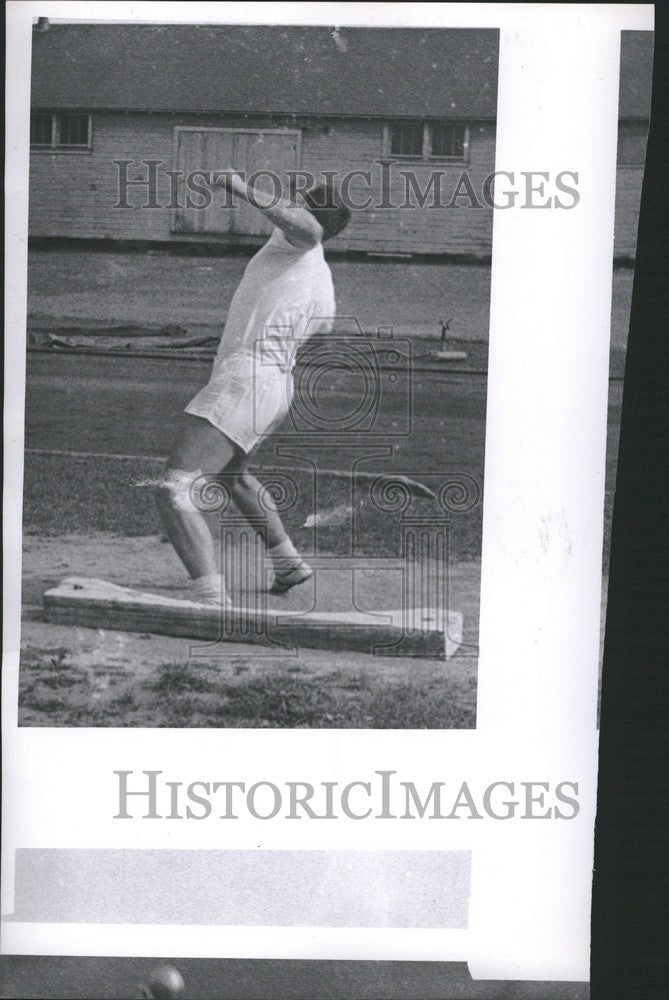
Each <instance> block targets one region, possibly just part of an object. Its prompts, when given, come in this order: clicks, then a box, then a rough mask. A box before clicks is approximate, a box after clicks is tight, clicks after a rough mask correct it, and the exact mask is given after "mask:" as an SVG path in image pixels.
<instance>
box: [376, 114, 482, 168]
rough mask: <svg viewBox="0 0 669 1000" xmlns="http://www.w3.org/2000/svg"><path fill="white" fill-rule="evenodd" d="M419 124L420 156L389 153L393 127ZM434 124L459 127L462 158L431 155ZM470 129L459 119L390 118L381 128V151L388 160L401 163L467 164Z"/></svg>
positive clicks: (466, 123)
mask: <svg viewBox="0 0 669 1000" xmlns="http://www.w3.org/2000/svg"><path fill="white" fill-rule="evenodd" d="M408 122H411V123H419V124H420V125H422V126H423V146H422V150H421V152H420V154H418V153H393V152H391V146H392V136H391V133H392V128H393V125H402V124H405V123H408ZM435 124H440V125H441V124H443V125H461V126H462V129H463V139H462V156H442V155H440V154H435V155H433V153H432V135H433V133H432V129H433V126H434V125H435ZM470 134H471V128H470V123H469V122H468V121H460V119H457V120H454V119H452V118H438V119H436V118H433V119H427V118H392V119H389V120H388V121H386V122H385V124H384V126H383V151H384V156H385V157H386V158H388V159H397V160H400V161H402V162H413V163H465V164H466V163H469V142H470Z"/></svg>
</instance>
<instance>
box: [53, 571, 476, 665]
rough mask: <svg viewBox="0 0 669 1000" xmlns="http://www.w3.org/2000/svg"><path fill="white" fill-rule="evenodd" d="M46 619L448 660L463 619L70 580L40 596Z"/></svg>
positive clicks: (222, 639)
mask: <svg viewBox="0 0 669 1000" xmlns="http://www.w3.org/2000/svg"><path fill="white" fill-rule="evenodd" d="M43 600H44V609H45V615H46V619H47V621H49V622H52V623H53V624H60V625H79V626H84V627H86V628H97V629H99V628H104V629H112V630H115V631H123V632H153V633H156V634H158V635H173V636H182V637H186V638H192V639H210V640H214V641H220V642H243V643H260V644H263V645H278V646H281V647H286V646H298V647H306V648H313V649H338V650H356V651H359V652H365V653H377V654H381V653H384V654H387V655H402V656H430V657H438V658H440V659H443V658H449V657H451V656H452V655H453V654H454V653H455V651H456V650H457V648H458V646H459V644H460V642H461V641H462V615H461V614H460V613H459V612H457V611H449V612H446V614H445V617H444V618H443V619H442V620H444V621H445V622H446V627H445V629H444V628H439V627H438V626H437V625H436V624H435V622H434V616H433V615H431V614H428V613H425V614H422V613H421V612H420V610H416V609H411V610H410V611H409V613H408V614H406V613H405V612H404V611H403V610H402V609H390V610H386V609H383V610H379V611H378V612H374V613H364V612H357V611H343V612H322V611H318V612H296V613H288V612H285V611H277V610H275V609H266V608H249V607H235V608H232V609H221V608H218V607H216V606H211V605H206V604H197V603H195V602H193V601H187V600H178V599H175V598H172V597H165V596H163V595H160V594H148V593H142V592H141V591H137V590H131V589H130V588H127V587H119V586H118V585H116V584H113V583H108V582H107V581H105V580H95V579H89V578H86V577H68V578H67V579H65V580H63V581H62V582H61V583H60V584H59V585H58V586H57V587H54V588H53V589H51V590H47V591H46V593H45V594H44V598H43Z"/></svg>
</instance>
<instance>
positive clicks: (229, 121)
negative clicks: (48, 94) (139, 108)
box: [30, 113, 494, 255]
mask: <svg viewBox="0 0 669 1000" xmlns="http://www.w3.org/2000/svg"><path fill="white" fill-rule="evenodd" d="M176 125H190V126H201V127H229V128H241V127H247V128H249V127H257V128H280V127H286V128H293V129H294V128H296V127H297V128H301V129H302V153H301V166H302V169H304V170H309V171H311V172H312V173H314V174H316V175H317V174H318V173H319V171H321V170H334V171H338V172H341V173H342V174H345V173H346V172H348V171H353V170H368V171H371V172H372V189H370V186H369V185H368V184H367V183H366V181H365V180H364V179H361V178H356V179H354V180H353V181H352V182H351V185H350V195H351V198H352V199H353V200H354V201H355V202H356V203H360V204H362V203H363V202H364V201H365V200H366V199H367V198H368V197H370V196H371V197H372V198H373V202H374V203H373V205H372V206H371V207H370V208H368V209H366V210H364V211H362V210H361V211H355V212H354V213H353V219H352V221H351V223H350V225H349V226H348V228H347V229H346V231H345V233H343V234H342V235H341V236H340V237H337V238H336V240H333V241H332V243H331V244H330V246H331V247H332V249H338V250H365V251H369V250H371V251H379V252H397V251H399V252H406V253H451V254H460V253H462V254H476V255H485V254H489V253H490V246H491V238H492V212H491V210H490V209H488V208H487V207H480V208H477V207H471V198H470V197H467V196H465V197H461V198H460V199H458V201H457V203H456V205H455V207H451V208H448V207H447V204H448V201H449V200H450V199H451V198H452V195H453V191H454V189H455V186H456V184H457V181H458V178H459V176H460V174H461V172H462V170H464V169H465V165H461V164H443V163H442V164H439V165H438V166H439V169H441V170H443V171H445V172H446V177H445V178H443V179H442V196H441V202H442V206H443V207H439V206H437V207H430V204H431V202H432V201H433V200H434V199H433V196H432V195H429V196H428V200H427V203H426V205H425V206H424V207H420V206H419V205H418V204H417V201H416V198H415V195H414V194H413V192H412V190H411V187H410V186H409V187H408V188H407V181H406V179H405V178H404V177H403V175H402V174H401V173H400V170H409V169H411V170H413V171H414V172H415V176H416V181H417V183H418V185H419V187H420V189H421V191H422V190H425V188H426V186H427V184H428V179H429V175H430V170H431V168H432V165H430V164H426V163H422V162H420V161H406V162H404V161H403V162H401V163H397V164H395V165H394V166H393V167H392V169H391V171H390V175H389V176H390V183H389V185H387V188H386V192H387V193H386V201H389V202H390V203H391V204H393V205H395V206H397V207H394V208H389V207H380V203H381V202H382V200H383V196H382V194H381V186H382V185H381V167H380V166H379V165H378V163H377V162H376V161H378V160H380V159H382V158H383V152H384V147H383V141H384V133H383V123H382V122H376V121H363V120H361V121H349V120H346V121H343V120H332V121H329V122H328V123H327V124H325V123H324V122H323V121H320V122H310V121H308V120H301V121H297V122H295V121H293V120H292V119H285V120H282V119H278V118H276V117H267V118H266V119H261V118H254V119H253V120H252V121H251V120H249V119H245V118H244V117H243V116H233V115H226V116H225V117H222V116H220V115H219V116H214V115H207V116H204V115H200V116H192V115H191V116H187V115H149V114H107V113H105V114H101V113H96V114H94V116H93V140H92V150H91V151H87V152H43V151H33V152H32V154H31V177H30V234H31V236H40V237H59V236H60V237H80V238H98V239H122V240H165V241H169V240H171V239H174V238H178V239H180V240H183V239H189V240H192V241H193V242H202V240H203V239H205V240H206V239H211V237H199V236H197V235H193V236H185V235H184V234H178V235H177V234H174V233H172V232H171V229H172V222H173V210H172V209H171V208H170V207H169V203H170V181H169V178H168V177H167V176H165V175H164V174H163V172H162V168H161V169H160V170H159V175H158V176H159V185H158V199H157V200H158V202H159V203H160V205H161V206H163V207H160V208H142V207H141V205H142V203H143V202H145V201H146V188H141V189H140V188H137V189H132V188H131V189H130V190H129V193H128V196H127V200H128V202H130V204H132V205H134V206H135V207H134V208H133V209H122V208H115V207H114V204H115V203H116V202H117V190H118V168H117V167H116V166H115V165H114V160H131V161H133V164H132V166H130V167H129V168H128V177H129V179H135V178H140V179H141V178H146V176H147V168H146V167H145V166H144V165H143V164H142V162H141V161H142V160H147V159H156V160H161V161H163V162H164V166H165V169H166V170H171V169H173V168H174V128H175V126H176ZM493 163H494V125H493V124H491V123H488V124H475V125H472V127H471V136H470V162H469V164H468V167H467V169H468V170H469V173H470V176H471V178H472V183H473V184H474V187H475V188H476V189H477V191H478V198H477V200H478V201H479V202H481V201H482V199H481V195H480V185H482V183H483V180H484V179H485V177H486V176H487V174H488V173H489V172H490V170H491V169H492V165H493ZM220 166H221V167H224V166H226V164H221V165H220ZM407 190H408V191H409V194H408V197H407V193H406V192H407ZM407 204H408V205H409V207H406V206H407ZM400 206H404V207H400ZM222 239H223V238H222ZM238 241H239V240H238Z"/></svg>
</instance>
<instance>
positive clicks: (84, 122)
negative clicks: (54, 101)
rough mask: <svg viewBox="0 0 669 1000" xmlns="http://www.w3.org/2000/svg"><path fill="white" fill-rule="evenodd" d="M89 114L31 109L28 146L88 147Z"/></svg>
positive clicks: (36, 147) (51, 147) (39, 147)
mask: <svg viewBox="0 0 669 1000" xmlns="http://www.w3.org/2000/svg"><path fill="white" fill-rule="evenodd" d="M90 134H91V116H90V115H89V114H82V113H80V112H70V111H67V112H65V111H33V113H32V114H31V116H30V146H31V148H33V149H59V150H67V149H71V150H85V149H90V145H91V144H90Z"/></svg>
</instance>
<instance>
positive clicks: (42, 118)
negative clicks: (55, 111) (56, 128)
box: [30, 111, 53, 146]
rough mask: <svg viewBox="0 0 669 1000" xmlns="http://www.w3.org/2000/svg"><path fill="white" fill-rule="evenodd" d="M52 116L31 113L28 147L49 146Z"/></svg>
mask: <svg viewBox="0 0 669 1000" xmlns="http://www.w3.org/2000/svg"><path fill="white" fill-rule="evenodd" d="M52 125H53V122H52V116H51V115H49V114H43V113H42V112H39V111H37V112H33V114H32V115H31V116H30V145H31V146H50V145H51V129H52Z"/></svg>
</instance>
